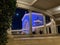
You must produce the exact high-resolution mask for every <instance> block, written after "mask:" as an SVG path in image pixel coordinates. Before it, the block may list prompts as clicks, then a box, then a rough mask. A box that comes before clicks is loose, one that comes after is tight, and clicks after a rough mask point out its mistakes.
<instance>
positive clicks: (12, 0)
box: [0, 0, 16, 45]
mask: <svg viewBox="0 0 60 45" xmlns="http://www.w3.org/2000/svg"><path fill="white" fill-rule="evenodd" d="M15 9H16V0H0V45H6V42H7V29H8V28H9V26H10V23H11V21H12V16H13V15H14V12H15Z"/></svg>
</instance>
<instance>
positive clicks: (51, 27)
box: [29, 11, 58, 34]
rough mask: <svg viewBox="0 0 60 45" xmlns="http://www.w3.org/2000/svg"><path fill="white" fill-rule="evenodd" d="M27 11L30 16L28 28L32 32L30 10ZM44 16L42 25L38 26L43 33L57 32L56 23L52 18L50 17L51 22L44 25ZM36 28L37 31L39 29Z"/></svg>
mask: <svg viewBox="0 0 60 45" xmlns="http://www.w3.org/2000/svg"><path fill="white" fill-rule="evenodd" d="M29 13H30V15H29V16H30V18H29V19H30V29H29V30H30V34H32V15H31V14H32V12H31V11H29ZM43 16H44V15H43ZM45 18H46V17H45V16H44V27H43V28H40V30H41V29H43V34H57V33H58V32H57V30H56V23H55V21H54V19H53V18H50V20H51V24H50V25H48V26H46V19H45ZM37 30H38V31H39V29H37ZM38 31H37V33H38ZM38 34H39V33H38Z"/></svg>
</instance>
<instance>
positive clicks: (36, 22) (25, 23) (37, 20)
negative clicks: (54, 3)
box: [22, 12, 44, 34]
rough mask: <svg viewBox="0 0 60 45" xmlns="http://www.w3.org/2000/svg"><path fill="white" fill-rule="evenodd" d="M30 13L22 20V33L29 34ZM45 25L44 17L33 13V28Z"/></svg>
mask: <svg viewBox="0 0 60 45" xmlns="http://www.w3.org/2000/svg"><path fill="white" fill-rule="evenodd" d="M29 24H30V23H29V13H27V14H25V15H24V16H23V18H22V31H23V32H25V33H26V34H29ZM42 25H44V18H43V15H42V14H40V13H34V12H32V27H37V26H42ZM32 31H33V29H32Z"/></svg>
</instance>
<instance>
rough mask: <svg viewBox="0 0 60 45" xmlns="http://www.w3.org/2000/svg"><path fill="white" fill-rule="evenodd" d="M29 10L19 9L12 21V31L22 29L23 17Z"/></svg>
mask: <svg viewBox="0 0 60 45" xmlns="http://www.w3.org/2000/svg"><path fill="white" fill-rule="evenodd" d="M25 12H27V10H24V9H20V8H17V9H16V12H15V14H14V15H13V17H12V18H13V19H12V30H17V29H21V28H22V21H21V19H22V17H23V16H24V14H25Z"/></svg>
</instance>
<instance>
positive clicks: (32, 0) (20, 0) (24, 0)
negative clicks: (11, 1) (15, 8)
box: [17, 0, 37, 5]
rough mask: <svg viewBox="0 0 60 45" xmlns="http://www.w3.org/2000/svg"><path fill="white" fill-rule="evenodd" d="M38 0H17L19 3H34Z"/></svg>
mask: <svg viewBox="0 0 60 45" xmlns="http://www.w3.org/2000/svg"><path fill="white" fill-rule="evenodd" d="M36 1H37V0H17V3H21V4H26V5H33V4H34V3H35V2H36Z"/></svg>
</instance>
